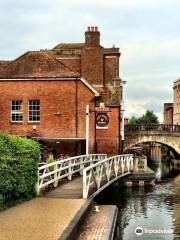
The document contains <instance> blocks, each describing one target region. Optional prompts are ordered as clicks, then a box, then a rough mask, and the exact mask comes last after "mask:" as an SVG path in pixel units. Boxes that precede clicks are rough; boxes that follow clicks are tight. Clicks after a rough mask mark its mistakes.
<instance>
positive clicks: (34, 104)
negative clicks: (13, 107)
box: [29, 100, 40, 122]
mask: <svg viewBox="0 0 180 240" xmlns="http://www.w3.org/2000/svg"><path fill="white" fill-rule="evenodd" d="M29 121H30V122H39V121H40V100H29Z"/></svg>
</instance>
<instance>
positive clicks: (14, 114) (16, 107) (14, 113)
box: [11, 100, 23, 122]
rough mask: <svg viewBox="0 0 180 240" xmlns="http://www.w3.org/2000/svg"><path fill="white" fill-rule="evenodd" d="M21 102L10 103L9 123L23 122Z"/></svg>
mask: <svg viewBox="0 0 180 240" xmlns="http://www.w3.org/2000/svg"><path fill="white" fill-rule="evenodd" d="M22 110H23V101H22V100H12V101H11V121H12V122H22V121H23V111H22Z"/></svg>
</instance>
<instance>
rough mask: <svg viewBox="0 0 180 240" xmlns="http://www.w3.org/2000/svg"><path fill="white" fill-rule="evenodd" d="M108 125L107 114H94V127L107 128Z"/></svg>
mask: <svg viewBox="0 0 180 240" xmlns="http://www.w3.org/2000/svg"><path fill="white" fill-rule="evenodd" d="M108 124H109V117H108V114H107V113H96V126H97V127H100V128H104V127H107V126H108Z"/></svg>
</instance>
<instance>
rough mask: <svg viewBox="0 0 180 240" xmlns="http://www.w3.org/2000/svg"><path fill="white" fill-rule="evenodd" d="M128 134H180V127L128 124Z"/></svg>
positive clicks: (126, 127) (174, 125) (172, 125)
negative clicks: (146, 132)
mask: <svg viewBox="0 0 180 240" xmlns="http://www.w3.org/2000/svg"><path fill="white" fill-rule="evenodd" d="M125 131H126V132H137V131H139V132H140V131H158V132H180V125H177V124H153V123H152V124H128V125H126V126H125Z"/></svg>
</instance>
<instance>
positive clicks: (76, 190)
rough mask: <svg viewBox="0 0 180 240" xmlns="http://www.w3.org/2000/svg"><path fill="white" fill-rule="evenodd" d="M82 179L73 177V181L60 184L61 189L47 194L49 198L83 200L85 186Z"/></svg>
mask: <svg viewBox="0 0 180 240" xmlns="http://www.w3.org/2000/svg"><path fill="white" fill-rule="evenodd" d="M82 182H83V181H82V177H81V176H78V177H73V179H72V181H66V182H64V183H60V185H59V187H57V188H55V189H53V190H51V191H49V192H47V193H46V194H45V197H47V198H62V199H80V198H82V193H83V185H82Z"/></svg>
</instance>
